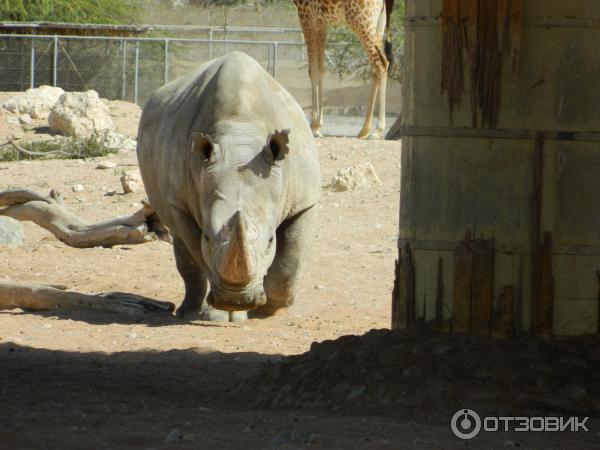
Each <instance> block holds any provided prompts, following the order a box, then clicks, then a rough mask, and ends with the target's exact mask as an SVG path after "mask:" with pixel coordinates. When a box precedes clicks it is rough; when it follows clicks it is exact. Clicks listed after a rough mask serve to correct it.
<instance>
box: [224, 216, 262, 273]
mask: <svg viewBox="0 0 600 450" xmlns="http://www.w3.org/2000/svg"><path fill="white" fill-rule="evenodd" d="M229 225H230V230H231V234H230V236H229V242H228V243H227V245H226V246H225V248H224V249H223V253H222V256H221V261H220V264H219V267H218V271H219V275H220V276H221V278H222V279H223V280H224V281H226V282H228V283H231V284H247V283H249V282H250V281H251V280H252V278H253V276H254V267H253V266H254V264H253V261H252V254H251V252H250V246H249V245H248V237H247V228H248V226H247V223H246V219H245V218H244V216H243V215H242V213H241V211H237V212H236V213H235V214H234V215H233V217H232V218H231V220H230V222H229Z"/></svg>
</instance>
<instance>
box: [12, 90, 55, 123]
mask: <svg viewBox="0 0 600 450" xmlns="http://www.w3.org/2000/svg"><path fill="white" fill-rule="evenodd" d="M64 93H65V91H63V90H62V89H61V88H59V87H52V86H40V87H39V88H35V89H27V91H25V93H24V94H19V95H17V96H15V97H12V98H9V99H8V100H7V101H5V102H4V104H3V105H2V107H3V108H4V109H6V110H7V111H9V112H11V113H13V114H29V115H30V116H31V117H33V118H34V119H45V118H46V117H48V113H49V112H50V109H52V107H53V106H54V104H55V103H56V102H57V101H58V99H59V98H60V96H61V95H62V94H64Z"/></svg>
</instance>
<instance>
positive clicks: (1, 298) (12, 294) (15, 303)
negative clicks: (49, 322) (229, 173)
mask: <svg viewBox="0 0 600 450" xmlns="http://www.w3.org/2000/svg"><path fill="white" fill-rule="evenodd" d="M142 203H143V207H142V208H141V209H140V210H138V211H136V212H135V213H133V214H132V215H130V216H124V217H117V218H114V219H109V220H106V221H103V222H99V223H95V224H88V223H87V222H86V221H84V220H83V219H81V218H80V217H78V216H76V215H75V214H73V213H71V212H69V211H68V210H67V208H66V207H65V205H64V203H63V200H62V198H61V196H60V194H59V193H58V192H57V191H55V190H52V191H50V194H49V195H48V196H47V197H45V196H43V195H40V194H37V193H36V192H33V191H29V190H20V189H13V190H7V191H2V192H0V216H8V217H12V218H13V219H16V220H20V221H31V222H34V223H36V224H37V225H39V226H40V227H42V228H45V229H46V230H48V231H49V232H51V233H52V234H53V235H54V236H56V237H57V238H58V239H60V240H61V241H62V242H64V243H65V244H67V245H69V246H71V247H77V248H90V247H99V246H101V247H110V246H113V245H133V244H143V243H144V242H148V241H151V240H155V239H156V238H160V239H164V240H169V234H168V231H167V230H166V228H164V227H163V226H162V225H161V223H160V221H159V220H158V217H157V216H156V214H155V213H154V210H153V209H152V207H151V206H150V205H149V204H148V203H147V202H142ZM72 307H78V308H91V309H99V310H104V311H112V312H116V313H121V314H126V315H129V316H132V315H133V316H140V315H143V314H146V313H149V312H153V313H171V312H172V311H173V309H174V308H175V306H174V305H173V304H172V303H168V302H160V301H157V300H152V299H149V298H146V297H142V296H139V295H135V294H121V293H108V294H100V295H88V294H82V293H79V292H72V291H67V290H65V289H64V288H61V287H56V286H54V287H53V286H41V285H31V284H27V285H25V284H14V283H0V310H2V309H12V308H22V309H24V310H30V311H46V310H53V309H61V308H72Z"/></svg>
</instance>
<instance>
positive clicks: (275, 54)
mask: <svg viewBox="0 0 600 450" xmlns="http://www.w3.org/2000/svg"><path fill="white" fill-rule="evenodd" d="M273 78H277V42H273Z"/></svg>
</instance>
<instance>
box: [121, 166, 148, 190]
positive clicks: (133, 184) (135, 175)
mask: <svg viewBox="0 0 600 450" xmlns="http://www.w3.org/2000/svg"><path fill="white" fill-rule="evenodd" d="M121 186H123V192H125V193H126V194H132V193H134V192H139V191H141V190H143V189H144V183H143V181H142V175H141V174H140V172H139V170H128V171H127V172H125V173H124V174H123V175H121Z"/></svg>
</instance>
